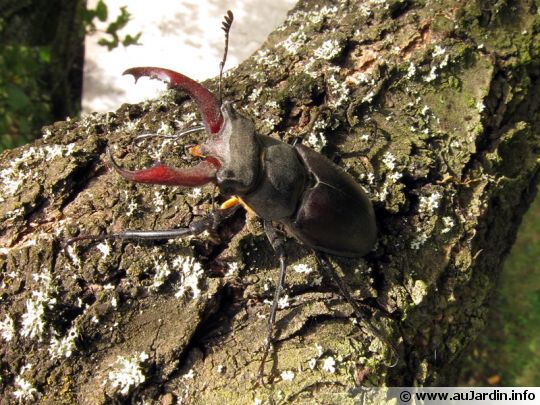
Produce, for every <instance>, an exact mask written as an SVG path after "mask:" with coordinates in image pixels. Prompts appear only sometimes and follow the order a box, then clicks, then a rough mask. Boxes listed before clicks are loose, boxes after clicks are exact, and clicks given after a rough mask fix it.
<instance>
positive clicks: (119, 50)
mask: <svg viewBox="0 0 540 405" xmlns="http://www.w3.org/2000/svg"><path fill="white" fill-rule="evenodd" d="M294 3H295V1H294V0H274V1H272V2H267V1H263V0H243V1H240V0H231V1H221V0H213V1H211V0H200V1H196V0H156V1H153V2H149V1H145V0H131V1H128V0H123V1H122V0H105V1H104V0H88V2H86V1H84V0H71V1H64V0H16V1H14V0H0V152H1V151H2V150H4V149H7V148H13V147H16V146H20V145H24V144H25V143H28V142H32V141H33V140H34V139H36V138H39V137H40V136H41V127H42V126H44V125H48V124H50V123H52V122H54V121H58V120H64V119H66V118H67V117H72V118H77V117H79V116H80V114H82V113H91V112H94V111H98V112H106V111H114V110H115V109H116V108H118V107H119V106H120V105H121V104H122V103H126V102H129V103H137V102H141V101H143V100H145V99H149V98H154V97H156V96H157V95H158V93H159V92H160V91H161V90H163V88H164V87H163V85H162V84H160V83H158V82H155V81H150V80H146V79H144V80H141V81H140V83H137V85H135V84H134V81H133V78H132V77H124V76H122V72H123V71H124V70H125V69H126V68H129V67H133V66H141V65H143V66H144V65H153V66H160V67H167V68H170V69H173V70H177V71H180V72H182V73H184V74H186V75H188V76H190V77H192V78H193V79H195V80H203V79H206V78H209V77H213V76H216V75H217V74H218V67H219V61H220V59H221V56H222V54H223V34H222V31H221V29H220V26H221V21H222V17H223V15H224V13H225V12H226V10H227V9H231V10H233V11H234V14H235V22H234V26H233V30H232V33H231V43H230V48H229V58H228V61H227V65H226V68H231V67H232V66H234V65H235V64H237V63H239V62H241V61H242V60H244V59H245V58H247V57H248V56H249V55H251V54H252V53H253V52H254V51H256V50H257V49H258V48H259V47H260V46H261V45H262V43H263V42H264V40H265V38H266V36H267V35H268V34H269V33H270V32H271V31H272V30H273V29H274V28H275V27H277V26H278V25H280V24H281V22H283V20H284V19H285V17H286V13H287V10H289V9H290V8H291V7H292V6H293V5H294ZM0 158H1V155H0ZM539 259H540V199H539V198H536V200H535V202H534V203H533V204H532V206H531V208H530V209H529V211H528V213H527V214H526V216H525V218H524V220H523V224H522V226H521V228H520V232H519V235H518V240H517V242H516V244H515V246H514V247H513V249H512V252H511V254H510V255H509V257H508V258H507V260H506V261H505V265H504V270H503V272H502V274H501V277H500V280H499V287H498V291H495V292H494V294H493V300H492V303H491V315H490V318H489V320H488V324H487V328H486V331H485V333H484V334H483V335H482V336H481V337H480V339H479V340H478V342H477V343H476V344H475V345H474V346H473V347H472V348H471V351H470V353H468V354H467V356H466V357H467V358H466V360H465V363H464V368H463V370H462V381H461V384H462V385H498V386H540V260H539Z"/></svg>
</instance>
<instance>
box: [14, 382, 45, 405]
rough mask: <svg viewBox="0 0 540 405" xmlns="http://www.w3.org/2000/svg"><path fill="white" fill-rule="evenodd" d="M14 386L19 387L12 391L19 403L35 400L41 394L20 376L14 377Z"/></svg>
mask: <svg viewBox="0 0 540 405" xmlns="http://www.w3.org/2000/svg"><path fill="white" fill-rule="evenodd" d="M15 386H17V387H19V388H17V389H16V390H15V391H13V395H14V396H15V398H17V401H19V404H26V403H28V402H32V401H35V400H36V399H39V397H40V396H41V394H40V393H39V392H38V390H37V389H36V388H35V387H34V386H33V385H32V384H31V383H30V382H28V381H26V380H25V379H24V378H22V377H21V376H17V377H15Z"/></svg>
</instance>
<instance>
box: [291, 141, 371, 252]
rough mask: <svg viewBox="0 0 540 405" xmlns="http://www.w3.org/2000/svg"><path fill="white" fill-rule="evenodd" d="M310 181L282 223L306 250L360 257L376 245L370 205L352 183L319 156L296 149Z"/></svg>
mask: <svg viewBox="0 0 540 405" xmlns="http://www.w3.org/2000/svg"><path fill="white" fill-rule="evenodd" d="M295 148H296V150H297V151H298V154H299V155H300V157H301V159H302V160H303V163H304V164H305V166H306V168H307V170H308V172H309V173H310V174H311V175H312V177H313V184H312V185H311V186H310V187H308V188H307V189H306V190H305V192H304V195H303V196H302V200H301V202H300V204H299V208H298V211H297V212H296V215H295V216H294V217H293V218H291V219H290V221H287V222H284V224H285V225H286V226H287V228H288V229H289V231H290V232H291V233H292V234H293V235H294V236H295V237H297V238H298V239H299V240H300V241H301V242H303V243H304V244H305V245H307V246H308V247H310V248H313V249H316V250H321V251H323V252H327V253H330V254H335V255H339V256H352V257H355V256H356V257H358V256H363V255H365V254H366V253H367V252H369V251H370V250H371V249H372V248H373V245H374V244H375V241H376V236H377V226H376V224H375V214H374V212H373V207H372V205H371V202H370V200H369V198H368V196H367V194H366V192H365V191H364V190H363V189H362V187H361V186H360V185H359V184H358V183H356V182H355V181H354V179H353V178H352V177H351V176H350V175H349V174H347V173H346V172H344V171H343V170H342V169H341V168H340V167H339V166H337V165H335V164H334V163H332V162H330V160H328V159H327V158H326V157H324V156H323V155H321V154H319V153H317V152H315V151H313V150H311V149H309V148H307V147H305V146H302V145H297V146H296V147H295Z"/></svg>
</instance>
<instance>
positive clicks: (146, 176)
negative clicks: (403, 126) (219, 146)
mask: <svg viewBox="0 0 540 405" xmlns="http://www.w3.org/2000/svg"><path fill="white" fill-rule="evenodd" d="M107 156H108V158H109V162H110V164H111V166H112V168H113V169H114V170H115V171H116V172H117V173H118V174H119V175H120V176H122V177H123V178H125V179H126V180H130V181H135V182H138V183H149V184H163V185H168V186H186V187H199V186H202V185H204V184H207V183H210V182H213V181H214V180H215V179H216V173H217V171H218V169H219V168H220V164H219V162H218V161H217V160H216V159H212V158H208V159H205V160H202V161H201V162H199V164H197V165H196V166H193V167H187V168H183V169H177V168H174V167H169V166H166V165H164V164H163V163H157V164H155V165H154V166H152V167H149V168H147V169H141V170H126V169H124V168H122V167H121V166H120V165H119V164H118V163H116V161H115V160H114V157H113V155H112V153H111V150H110V148H107Z"/></svg>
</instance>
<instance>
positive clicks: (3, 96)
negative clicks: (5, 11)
mask: <svg viewBox="0 0 540 405" xmlns="http://www.w3.org/2000/svg"><path fill="white" fill-rule="evenodd" d="M2 23H3V21H2V20H1V19H0V30H1V27H2V26H3V24H2ZM50 60H51V58H50V49H49V48H47V47H28V46H24V45H16V44H0V151H2V150H4V149H7V148H13V147H16V146H19V145H23V144H25V143H27V142H29V141H30V140H32V139H33V138H35V135H36V134H35V131H36V128H39V127H40V126H41V125H43V123H44V122H48V121H50V119H51V117H50V100H49V99H48V97H47V95H46V94H44V93H43V92H42V91H41V90H40V89H41V87H42V86H43V85H44V84H43V83H40V80H41V79H40V77H41V73H42V72H43V71H44V69H46V68H47V66H48V64H49V63H50Z"/></svg>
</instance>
